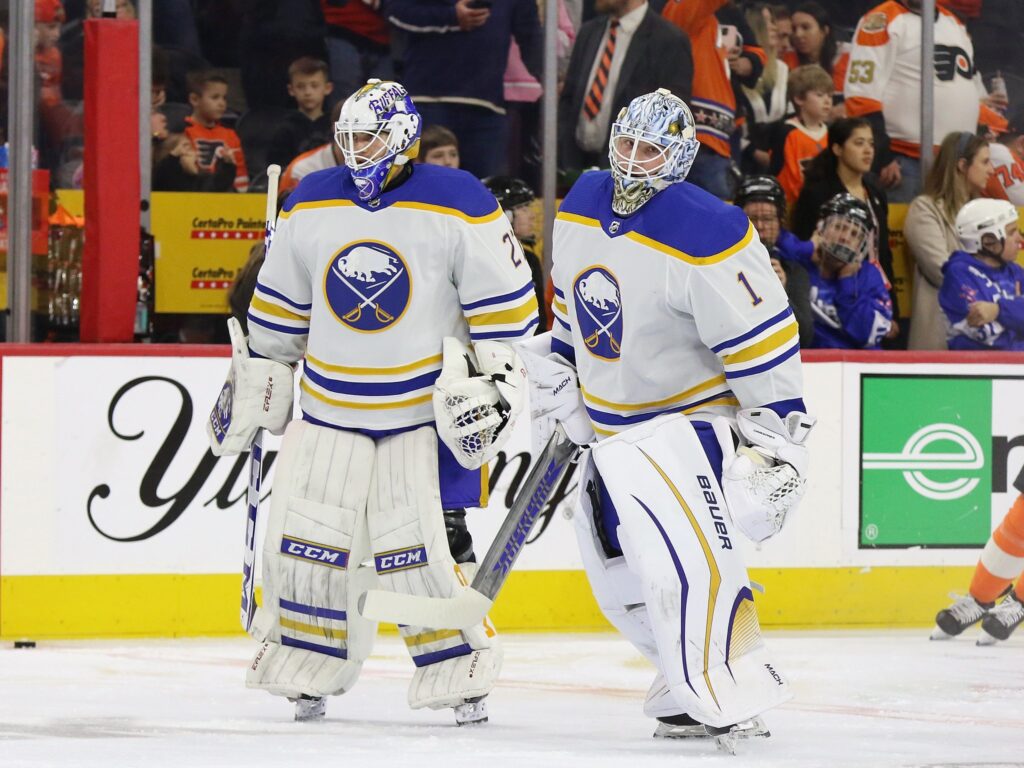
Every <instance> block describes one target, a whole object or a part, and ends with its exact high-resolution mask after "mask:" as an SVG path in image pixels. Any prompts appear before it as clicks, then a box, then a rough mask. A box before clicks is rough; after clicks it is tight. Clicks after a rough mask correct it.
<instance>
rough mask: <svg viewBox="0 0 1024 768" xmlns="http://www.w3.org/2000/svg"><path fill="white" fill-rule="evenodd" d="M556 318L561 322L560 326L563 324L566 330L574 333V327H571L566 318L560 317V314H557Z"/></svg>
mask: <svg viewBox="0 0 1024 768" xmlns="http://www.w3.org/2000/svg"><path fill="white" fill-rule="evenodd" d="M555 320H556V321H557V322H558V324H559V325H560V326H562V327H563V328H565V330H566V331H568V332H569V333H572V328H571V327H570V326H569V324H568V323H567V322H565V320H563V319H562V318H561V317H560V316H559V315H557V314H556V315H555Z"/></svg>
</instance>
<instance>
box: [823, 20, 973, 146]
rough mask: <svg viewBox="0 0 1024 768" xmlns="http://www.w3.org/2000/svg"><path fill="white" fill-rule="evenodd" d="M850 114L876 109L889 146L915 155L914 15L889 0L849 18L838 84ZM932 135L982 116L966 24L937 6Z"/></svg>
mask: <svg viewBox="0 0 1024 768" xmlns="http://www.w3.org/2000/svg"><path fill="white" fill-rule="evenodd" d="M843 93H844V96H845V100H846V113H847V114H848V115H850V116H851V117H858V116H861V115H866V114H870V113H872V112H879V111H881V112H882V113H883V116H884V118H885V130H886V132H887V133H888V134H889V137H890V139H891V141H892V148H893V149H894V150H895V151H897V152H900V153H902V154H905V155H909V156H911V157H919V156H920V151H921V150H920V144H921V17H920V16H919V15H918V14H916V13H911V12H910V11H909V10H907V8H906V6H904V5H902V4H901V3H898V2H895V0H889V1H888V2H885V3H882V4H881V5H879V6H877V7H875V8H873V9H872V10H871V11H869V12H868V13H866V14H865V15H864V16H863V17H862V18H861V20H860V23H859V24H858V25H857V31H856V33H855V35H854V39H853V49H852V50H851V52H850V65H849V69H848V71H847V75H846V84H845V88H844V91H843ZM934 93H935V128H934V134H933V136H934V137H935V143H936V144H939V143H940V142H941V141H942V139H943V138H944V137H945V136H946V135H947V134H949V133H951V132H953V131H969V132H971V133H974V131H975V129H976V127H977V124H978V123H979V122H982V113H981V96H982V95H984V87H983V86H982V85H981V80H980V78H976V72H975V68H974V45H973V44H972V43H971V38H970V37H969V36H968V34H967V29H966V28H965V27H964V25H963V24H962V23H960V20H959V19H957V17H956V16H954V15H953V13H951V12H950V11H948V10H946V9H945V8H942V7H940V8H939V9H938V13H937V15H936V18H935V91H934Z"/></svg>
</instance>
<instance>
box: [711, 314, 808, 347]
mask: <svg viewBox="0 0 1024 768" xmlns="http://www.w3.org/2000/svg"><path fill="white" fill-rule="evenodd" d="M792 315H793V310H792V309H790V308H789V307H788V306H787V307H786V308H785V309H784V310H782V311H781V312H779V314H777V315H775V317H771V318H768V319H767V320H765V321H764V322H763V323H761V324H760V325H757V326H755V327H753V328H751V329H750V330H749V331H747V332H746V333H743V334H741V335H739V336H737V337H736V338H733V339H728V340H726V341H723V342H721V343H720V344H716V345H715V346H713V347H712V348H711V351H712V352H714V353H715V354H721V352H722V350H725V349H729V348H730V347H735V346H737V345H739V344H742V343H743V342H744V341H747V340H748V339H752V338H754V337H755V336H759V335H761V334H762V333H764V332H765V331H766V330H768V329H769V328H771V327H772V326H773V325H777V324H779V323H781V322H782V321H783V320H785V319H786V318H787V317H792Z"/></svg>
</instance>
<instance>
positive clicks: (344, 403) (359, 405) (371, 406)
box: [299, 376, 433, 411]
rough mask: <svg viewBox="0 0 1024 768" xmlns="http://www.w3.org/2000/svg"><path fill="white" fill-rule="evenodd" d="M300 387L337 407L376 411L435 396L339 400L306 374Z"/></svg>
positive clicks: (399, 406) (411, 403) (406, 406)
mask: <svg viewBox="0 0 1024 768" xmlns="http://www.w3.org/2000/svg"><path fill="white" fill-rule="evenodd" d="M299 387H301V388H302V391H303V392H305V393H306V394H308V395H310V397H314V398H316V399H317V400H319V401H320V402H322V403H326V404H327V405H330V406H333V407H335V408H354V409H357V410H372V411H376V410H384V409H388V408H408V407H409V406H413V405H420V404H421V403H427V402H430V400H431V399H432V397H433V394H432V393H431V392H428V393H427V394H425V395H420V396H419V397H413V398H410V399H408V400H394V401H387V402H379V403H372V402H356V401H352V400H337V399H335V398H333V397H328V396H327V395H325V394H324V393H322V392H320V391H319V390H317V389H314V388H313V387H312V386H311V385H310V383H309V382H308V381H307V380H306V378H305V376H304V377H303V379H302V381H300V382H299Z"/></svg>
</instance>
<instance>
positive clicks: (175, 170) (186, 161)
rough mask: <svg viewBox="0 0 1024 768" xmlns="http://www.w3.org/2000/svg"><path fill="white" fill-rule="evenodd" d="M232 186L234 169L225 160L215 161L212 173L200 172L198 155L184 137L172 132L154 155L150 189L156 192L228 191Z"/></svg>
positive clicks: (220, 158) (216, 159) (217, 159)
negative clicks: (151, 187) (151, 186)
mask: <svg viewBox="0 0 1024 768" xmlns="http://www.w3.org/2000/svg"><path fill="white" fill-rule="evenodd" d="M234 184H235V166H234V164H233V163H229V162H228V161H226V160H225V159H224V158H222V157H219V158H215V159H214V167H213V171H212V172H211V173H203V172H202V171H200V169H199V156H198V153H197V152H196V148H195V147H194V146H193V145H192V142H191V141H190V140H189V138H188V137H187V136H185V135H184V134H182V133H172V134H171V135H169V136H168V137H167V138H166V139H165V140H164V141H162V142H161V143H160V145H159V146H158V147H157V149H156V152H155V153H154V154H153V189H154V190H155V191H157V192H230V191H231V190H232V188H233V187H234Z"/></svg>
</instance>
